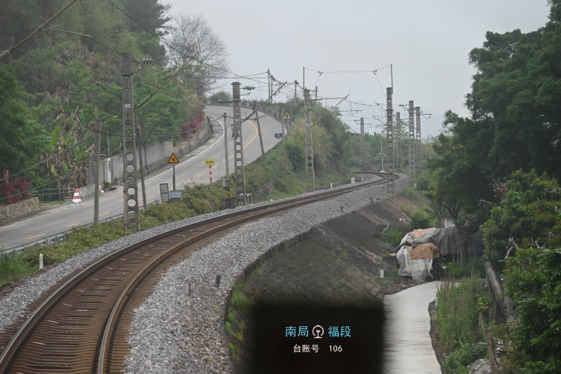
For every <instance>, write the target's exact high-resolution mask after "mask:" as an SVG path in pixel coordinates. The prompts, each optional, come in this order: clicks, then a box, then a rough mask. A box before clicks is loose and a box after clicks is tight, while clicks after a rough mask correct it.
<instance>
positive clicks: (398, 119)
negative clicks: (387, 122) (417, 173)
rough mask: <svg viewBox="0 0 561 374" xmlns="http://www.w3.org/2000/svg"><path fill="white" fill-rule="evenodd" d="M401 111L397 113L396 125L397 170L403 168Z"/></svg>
mask: <svg viewBox="0 0 561 374" xmlns="http://www.w3.org/2000/svg"><path fill="white" fill-rule="evenodd" d="M399 116H400V115H399V112H397V113H396V114H395V125H396V127H397V129H396V130H397V131H396V134H397V165H398V167H397V168H396V169H395V171H396V172H399V171H400V170H401V119H400V118H399Z"/></svg>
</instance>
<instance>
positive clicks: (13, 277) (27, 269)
mask: <svg viewBox="0 0 561 374" xmlns="http://www.w3.org/2000/svg"><path fill="white" fill-rule="evenodd" d="M37 268H38V266H37ZM35 270H36V269H35V268H33V267H31V266H30V265H29V264H28V263H26V262H25V261H23V260H22V259H21V257H20V256H11V255H6V256H1V257H0V286H3V285H5V284H11V283H14V282H17V281H18V280H20V279H21V278H23V277H25V276H26V275H28V274H31V273H32V272H34V271H35Z"/></svg>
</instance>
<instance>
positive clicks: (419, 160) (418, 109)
mask: <svg viewBox="0 0 561 374" xmlns="http://www.w3.org/2000/svg"><path fill="white" fill-rule="evenodd" d="M415 112H416V114H417V133H416V136H417V147H416V148H417V151H416V152H415V161H416V163H417V164H419V168H418V169H417V174H416V175H415V179H417V178H419V175H421V172H422V168H423V162H422V157H421V107H420V106H418V107H416V108H415Z"/></svg>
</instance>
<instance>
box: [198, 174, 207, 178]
mask: <svg viewBox="0 0 561 374" xmlns="http://www.w3.org/2000/svg"><path fill="white" fill-rule="evenodd" d="M205 174H206V173H201V174H199V175H197V177H196V178H198V177H200V176H201V175H205Z"/></svg>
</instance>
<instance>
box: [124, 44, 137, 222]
mask: <svg viewBox="0 0 561 374" xmlns="http://www.w3.org/2000/svg"><path fill="white" fill-rule="evenodd" d="M121 75H122V77H123V78H122V79H123V83H122V93H121V97H122V116H123V216H124V221H125V232H138V231H140V214H139V213H140V211H139V209H138V205H139V204H138V178H137V172H136V169H137V168H136V135H135V134H136V131H135V126H134V95H133V78H132V75H133V74H132V67H131V54H130V52H125V53H123V54H122V60H121ZM129 214H130V216H129ZM131 217H134V218H133V220H131V219H130V218H131Z"/></svg>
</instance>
